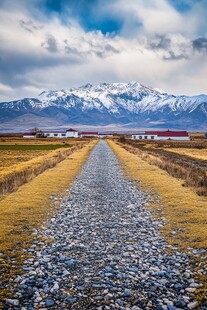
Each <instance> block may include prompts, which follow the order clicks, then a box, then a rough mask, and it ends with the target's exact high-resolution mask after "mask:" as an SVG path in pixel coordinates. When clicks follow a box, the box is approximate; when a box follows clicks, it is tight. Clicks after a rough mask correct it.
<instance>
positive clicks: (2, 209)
mask: <svg viewBox="0 0 207 310" xmlns="http://www.w3.org/2000/svg"><path fill="white" fill-rule="evenodd" d="M95 143H96V141H91V142H90V143H89V144H87V145H86V146H84V147H83V148H82V149H80V150H76V151H74V153H72V154H71V155H69V156H67V158H66V159H65V160H63V161H62V162H60V163H58V164H57V165H56V166H55V167H54V168H51V169H48V170H47V171H45V172H44V173H42V174H40V175H38V176H37V177H35V178H34V179H33V180H31V181H30V182H28V183H26V184H24V185H22V186H21V187H19V188H18V190H17V191H16V192H14V193H12V194H9V195H7V196H6V197H5V198H4V199H3V200H1V201H0V249H1V252H3V255H2V256H1V260H0V267H1V275H2V276H1V279H0V280H1V281H6V280H8V278H9V277H11V276H12V275H13V274H15V273H16V272H17V271H18V272H19V270H18V268H19V266H20V264H21V263H22V259H24V258H25V256H24V255H22V248H24V247H26V246H27V245H28V244H29V243H30V242H31V239H32V235H31V232H32V230H33V228H37V227H40V226H41V225H42V223H43V222H44V221H45V220H47V218H48V217H49V216H51V214H52V213H53V212H55V210H56V207H58V205H59V200H58V197H59V196H58V197H56V198H55V202H54V203H53V204H51V199H50V196H51V194H53V193H56V194H57V195H59V194H61V193H63V192H64V190H65V189H66V188H68V186H69V185H70V184H71V182H72V181H73V179H74V177H75V176H76V175H77V174H78V172H79V171H80V168H81V166H82V165H83V163H84V162H85V160H86V159H87V157H88V155H89V152H90V151H91V149H92V148H93V146H94V145H95ZM7 257H10V258H11V257H13V259H14V264H12V262H11V260H7ZM5 294H6V292H5V291H4V290H2V291H1V292H0V300H1V297H2V296H5Z"/></svg>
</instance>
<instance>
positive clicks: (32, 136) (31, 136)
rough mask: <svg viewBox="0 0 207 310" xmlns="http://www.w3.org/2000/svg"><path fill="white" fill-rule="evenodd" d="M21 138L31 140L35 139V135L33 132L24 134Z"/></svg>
mask: <svg viewBox="0 0 207 310" xmlns="http://www.w3.org/2000/svg"><path fill="white" fill-rule="evenodd" d="M23 138H27V139H31V138H36V133H33V132H25V133H24V134H23Z"/></svg>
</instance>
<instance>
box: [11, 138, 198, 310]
mask: <svg viewBox="0 0 207 310" xmlns="http://www.w3.org/2000/svg"><path fill="white" fill-rule="evenodd" d="M148 199H149V196H148V195H147V194H146V193H143V192H142V191H140V190H139V189H138V188H137V186H136V185H135V184H134V183H133V182H132V181H130V180H129V179H127V178H126V177H125V176H124V175H123V173H122V171H121V168H120V165H119V163H118V160H117V158H116V156H115V154H114V153H113V151H112V150H111V149H110V148H109V146H108V145H107V143H106V142H105V141H100V142H99V143H98V144H97V145H96V147H95V148H94V149H93V151H92V152H91V155H90V157H89V159H88V160H87V162H86V164H85V165H84V167H83V168H82V170H81V172H80V174H79V176H78V177H77V178H76V180H75V181H74V183H73V186H72V187H71V189H70V191H69V192H68V196H67V197H64V199H63V200H62V202H61V209H60V210H59V211H58V213H57V215H56V216H55V217H54V218H52V219H50V221H48V223H47V224H46V225H45V227H43V228H42V229H41V230H39V231H36V232H34V233H35V234H34V236H35V240H34V243H33V245H32V246H31V248H30V249H28V250H27V251H28V252H29V253H30V254H31V257H30V258H29V259H27V261H26V262H25V264H24V266H23V271H24V273H23V275H19V276H18V277H17V278H16V279H13V280H11V283H10V287H11V290H13V291H14V298H13V299H8V300H7V301H6V306H5V307H6V308H5V309H21V310H26V309H29V310H32V309H48V308H50V309H98V310H101V309H134V310H136V309H137V310H138V309H160V310H174V309H195V308H197V302H196V301H195V300H194V291H195V289H196V288H197V287H198V286H199V284H198V283H195V281H194V279H193V276H192V270H191V266H190V263H189V257H188V255H187V254H183V253H179V252H178V250H177V249H176V248H171V247H170V246H169V245H167V244H166V242H165V240H164V239H163V238H161V237H160V235H159V227H161V226H162V225H163V223H161V222H160V221H158V220H157V219H155V218H153V215H152V214H151V212H150V210H149V209H148V208H147V206H146V204H147V203H148ZM42 237H44V239H45V237H49V238H50V242H45V241H43V239H42ZM169 249H171V252H169Z"/></svg>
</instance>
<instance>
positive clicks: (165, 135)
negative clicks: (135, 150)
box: [132, 130, 190, 140]
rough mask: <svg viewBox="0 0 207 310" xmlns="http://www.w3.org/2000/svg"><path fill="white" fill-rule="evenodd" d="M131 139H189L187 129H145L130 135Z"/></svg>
mask: <svg viewBox="0 0 207 310" xmlns="http://www.w3.org/2000/svg"><path fill="white" fill-rule="evenodd" d="M132 140H190V137H189V134H188V132H187V131H171V130H167V131H145V132H144V133H137V134H133V135H132Z"/></svg>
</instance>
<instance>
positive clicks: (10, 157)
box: [0, 150, 49, 175]
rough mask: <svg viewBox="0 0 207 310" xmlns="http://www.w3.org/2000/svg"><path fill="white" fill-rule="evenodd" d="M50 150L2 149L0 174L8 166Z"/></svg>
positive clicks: (44, 153)
mask: <svg viewBox="0 0 207 310" xmlns="http://www.w3.org/2000/svg"><path fill="white" fill-rule="evenodd" d="M48 152H49V151H46V150H45V151H11V150H8V151H0V175H1V172H2V171H3V170H5V168H7V167H11V166H13V165H16V164H19V163H22V162H25V161H28V160H30V159H33V158H35V157H39V156H43V155H46V154H48Z"/></svg>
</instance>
